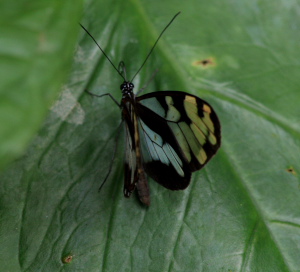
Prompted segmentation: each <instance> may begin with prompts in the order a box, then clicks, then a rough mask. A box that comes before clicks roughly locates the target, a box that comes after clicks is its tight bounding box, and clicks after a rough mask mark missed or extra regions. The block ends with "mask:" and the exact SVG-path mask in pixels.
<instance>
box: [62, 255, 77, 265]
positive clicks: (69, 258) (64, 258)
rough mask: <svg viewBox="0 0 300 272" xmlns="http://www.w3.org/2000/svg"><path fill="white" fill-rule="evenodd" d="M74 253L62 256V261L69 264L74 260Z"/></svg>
mask: <svg viewBox="0 0 300 272" xmlns="http://www.w3.org/2000/svg"><path fill="white" fill-rule="evenodd" d="M73 257H74V255H71V254H69V255H68V256H65V257H63V258H62V262H63V263H65V264H69V263H71V262H72V260H73Z"/></svg>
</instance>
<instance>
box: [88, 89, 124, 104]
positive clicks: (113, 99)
mask: <svg viewBox="0 0 300 272" xmlns="http://www.w3.org/2000/svg"><path fill="white" fill-rule="evenodd" d="M85 92H86V93H88V94H90V95H91V96H96V97H102V96H106V95H108V96H109V97H110V98H111V100H112V101H114V102H115V103H116V104H117V105H118V107H119V108H121V105H120V104H119V103H118V101H117V100H116V99H115V98H114V97H113V96H112V95H111V94H110V93H105V94H101V95H98V94H94V93H91V92H89V91H88V90H85Z"/></svg>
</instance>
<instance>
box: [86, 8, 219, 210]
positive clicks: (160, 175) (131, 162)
mask: <svg viewBox="0 0 300 272" xmlns="http://www.w3.org/2000/svg"><path fill="white" fill-rule="evenodd" d="M179 13H180V12H179ZM179 13H177V14H176V15H175V16H174V17H173V18H172V20H171V21H170V22H169V23H168V25H167V26H166V27H165V28H164V29H163V31H162V32H161V34H160V35H159V37H158V39H157V40H156V42H155V44H154V46H153V47H152V49H151V50H150V52H149V54H148V55H147V57H146V59H145V61H144V62H143V64H142V65H141V67H140V68H139V69H138V71H137V72H136V74H135V75H134V77H135V76H136V75H137V74H138V72H139V71H140V70H141V68H142V67H143V66H144V64H145V63H146V61H147V59H148V58H149V56H150V54H151V53H152V51H153V49H154V47H155V46H156V44H157V42H158V40H159V39H160V37H161V36H162V34H163V33H164V31H165V30H166V29H167V28H168V27H169V25H170V24H171V23H172V22H173V20H174V19H175V18H176V17H177V16H178V15H179ZM81 27H82V28H83V29H84V30H85V31H86V32H87V34H88V35H89V36H90V37H91V38H92V39H93V40H94V42H95V43H96V44H97V46H98V47H99V49H100V50H101V51H102V53H103V54H104V56H105V57H106V58H107V59H108V61H109V62H110V63H111V64H112V66H113V67H114V68H115V70H116V71H117V72H118V73H119V75H120V76H121V77H122V78H123V79H124V82H123V83H122V84H121V86H120V89H121V91H122V99H121V102H120V104H119V103H118V102H117V101H116V99H115V98H114V97H113V96H112V95H111V94H109V93H107V94H103V95H96V96H99V97H102V96H105V95H108V96H110V98H112V100H113V101H114V102H115V103H116V104H117V105H118V106H119V107H120V108H121V111H122V120H123V121H124V123H125V134H126V148H125V166H124V196H125V197H130V196H131V194H132V193H133V192H134V191H135V190H137V192H138V195H139V199H140V201H141V202H142V203H143V204H145V205H147V206H149V205H150V191H149V185H148V179H147V176H150V177H151V178H152V179H154V180H155V181H156V182H158V183H159V184H161V185H162V186H164V187H165V188H167V189H170V190H184V189H185V188H187V186H188V185H189V183H190V180H191V175H192V172H194V171H197V170H200V169H201V168H202V167H203V166H204V165H205V164H206V163H207V162H208V161H209V160H210V159H211V158H212V157H213V156H214V155H215V154H216V152H217V151H218V149H219V147H220V145H221V125H220V122H219V119H218V117H217V114H216V113H215V111H214V109H213V108H212V107H211V106H210V105H209V104H208V103H207V102H206V101H204V100H202V99H200V98H199V97H197V96H195V95H192V94H189V93H186V92H181V91H157V92H152V93H148V94H145V95H141V96H137V95H136V94H135V93H134V92H133V89H134V84H133V83H132V81H133V79H134V77H133V78H132V80H127V79H126V69H125V65H124V63H123V62H120V65H119V67H118V68H116V67H115V65H114V64H113V62H112V61H111V60H110V59H109V57H108V56H107V55H106V53H105V52H104V51H103V50H102V48H101V47H100V46H99V45H98V43H97V41H96V40H95V39H94V38H93V36H92V35H91V34H90V33H89V32H88V31H87V30H86V29H85V28H84V27H83V26H82V25H81ZM124 75H125V76H124Z"/></svg>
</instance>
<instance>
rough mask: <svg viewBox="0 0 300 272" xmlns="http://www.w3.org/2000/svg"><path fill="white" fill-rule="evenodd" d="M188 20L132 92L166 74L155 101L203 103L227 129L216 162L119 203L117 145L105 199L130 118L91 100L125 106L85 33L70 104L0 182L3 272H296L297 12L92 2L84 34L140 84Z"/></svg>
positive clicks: (279, 5) (62, 102) (54, 113)
mask: <svg viewBox="0 0 300 272" xmlns="http://www.w3.org/2000/svg"><path fill="white" fill-rule="evenodd" d="M179 10H180V11H182V14H181V15H180V16H179V17H178V18H177V19H176V21H175V22H174V23H173V24H172V26H171V27H170V28H169V29H168V30H167V32H166V33H165V35H164V36H163V38H162V40H161V41H160V42H159V44H158V46H157V48H156V49H155V52H154V53H153V55H152V56H151V58H150V59H149V61H148V62H147V65H146V66H145V67H144V69H143V70H142V71H141V73H140V74H139V75H138V76H137V78H136V79H135V81H134V83H135V85H136V89H139V88H141V87H142V86H143V85H144V84H145V82H147V80H149V78H151V75H152V74H153V72H154V71H155V70H156V69H159V71H158V73H157V74H156V76H155V77H154V79H153V80H152V81H151V83H150V84H149V86H148V87H147V90H146V91H147V92H150V91H154V90H181V91H187V92H190V93H193V94H196V95H198V96H199V97H201V98H203V99H205V100H207V101H208V102H209V103H210V104H211V105H212V106H214V109H215V110H216V112H217V113H218V115H219V117H220V120H221V123H222V147H221V149H220V151H219V152H218V154H217V155H216V156H215V157H214V158H213V159H212V161H211V162H210V163H209V164H208V165H207V166H206V167H205V169H203V170H202V171H200V172H196V173H195V174H193V180H192V182H191V185H190V186H189V188H188V189H187V190H185V191H180V192H172V191H168V190H166V189H165V188H163V187H161V186H159V185H158V184H156V183H155V182H154V181H152V180H150V187H151V201H152V204H151V206H150V208H148V209H147V208H145V207H143V206H141V205H140V204H139V202H138V200H137V199H136V198H132V199H125V198H124V197H123V195H122V187H123V185H122V182H123V181H122V179H123V175H122V173H123V172H122V169H123V168H122V162H123V147H122V144H121V143H122V140H123V139H122V137H121V138H120V141H119V142H120V144H119V146H118V152H117V158H116V160H115V162H114V166H113V168H112V172H111V175H110V177H109V179H108V181H107V183H106V184H105V186H104V187H103V189H102V191H101V192H100V193H98V192H97V191H98V188H99V186H100V184H101V182H102V181H103V179H104V177H105V175H106V174H107V170H108V168H109V165H110V159H111V156H112V152H113V150H114V145H115V140H114V139H115V136H116V134H118V133H119V132H116V131H117V130H116V129H117V127H118V124H119V123H120V111H119V108H118V107H117V106H116V105H115V104H114V103H113V101H111V100H110V99H109V98H108V97H106V98H99V99H98V98H96V97H91V96H89V95H87V94H86V93H84V89H85V88H87V89H88V90H89V91H91V92H94V93H96V94H103V93H107V92H110V93H112V94H113V95H114V96H115V97H116V98H117V99H118V100H119V99H120V98H121V93H120V90H119V85H120V84H121V82H122V79H121V78H120V76H119V75H118V74H117V73H116V71H115V70H114V69H113V68H112V66H111V65H110V64H109V62H108V61H107V60H106V59H105V58H104V56H103V54H101V52H100V51H99V49H97V47H96V45H95V44H94V43H93V41H92V40H91V39H90V38H89V37H88V35H87V34H86V33H84V32H83V31H81V37H80V40H79V43H78V47H77V51H76V54H75V57H74V64H73V70H72V73H71V76H70V79H69V81H68V82H67V83H66V84H65V86H64V88H63V90H62V92H61V96H60V98H59V99H58V101H57V102H56V103H55V105H54V106H53V107H52V108H51V109H50V112H49V115H48V118H47V120H46V122H45V123H44V125H43V127H42V128H41V130H40V131H39V133H38V135H37V136H36V137H35V138H34V141H33V143H32V145H31V146H30V147H29V149H28V150H27V153H26V155H25V156H24V157H23V158H21V159H19V160H18V161H17V162H15V163H14V164H13V165H11V167H10V168H9V169H8V170H7V171H6V172H5V173H3V174H2V176H1V185H2V187H1V191H0V193H1V197H0V199H1V202H0V203H1V204H0V205H1V206H0V207H1V229H0V243H1V254H0V256H1V257H0V267H2V269H3V271H19V270H20V271H60V270H63V271H113V272H115V271H118V272H119V271H172V272H173V271H180V272H181V271H212V272H215V271H251V272H252V271H264V272H265V271H272V272H274V271H300V270H299V267H300V260H299V258H298V256H299V254H300V246H299V245H300V228H299V227H300V225H299V224H300V192H299V178H298V174H297V173H298V172H299V161H300V152H299V151H300V150H299V144H300V137H299V135H300V131H299V126H297V124H298V123H299V116H300V115H299V114H300V109H299V106H298V103H299V101H300V94H299V92H298V88H300V78H299V76H297V71H298V66H299V58H298V54H299V52H300V50H299V49H300V46H299V42H298V36H299V34H298V29H299V19H298V17H299V16H298V14H299V12H300V8H299V5H297V3H296V2H295V1H292V0H288V1H286V0H285V1H283V0H282V1H277V2H276V5H275V4H274V2H270V1H267V0H264V1H240V0H233V1H229V0H226V1H216V0H213V1H204V0H203V1H199V0H198V1H196V0H190V1H185V2H184V1H174V0H172V1H171V0H170V1H157V0H155V1H133V0H132V1H99V0H98V1H96V0H95V1H90V2H88V3H86V7H85V12H84V18H83V19H82V21H81V22H82V24H83V25H84V26H85V27H86V28H87V29H88V30H89V31H90V32H91V33H92V34H93V36H94V37H95V39H96V40H97V41H99V43H100V44H101V46H102V47H103V48H104V49H105V51H106V53H107V54H108V55H109V56H110V57H111V59H112V61H113V62H114V63H115V65H117V64H118V62H119V61H120V60H124V61H125V63H126V67H127V74H128V77H129V78H131V77H132V75H133V74H134V73H135V72H136V71H137V69H138V68H139V66H140V65H141V63H142V61H143V60H144V58H145V56H146V55H147V53H148V52H149V50H150V48H151V45H152V44H153V42H154V41H155V39H156V37H157V36H158V34H159V33H160V31H161V30H162V29H163V27H164V26H165V25H166V24H167V23H168V21H169V20H170V19H171V18H172V16H173V15H174V14H175V13H176V12H177V11H179ZM53 21H55V20H53ZM49 27H50V25H49ZM64 38H65V37H60V39H62V40H63V39H64ZM205 60H206V61H205ZM61 61H63V60H62V59H61ZM60 69H61V68H60ZM67 256H72V258H73V259H72V260H71V263H70V264H65V263H63V261H62V259H63V258H64V257H67Z"/></svg>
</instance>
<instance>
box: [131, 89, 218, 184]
mask: <svg viewBox="0 0 300 272" xmlns="http://www.w3.org/2000/svg"><path fill="white" fill-rule="evenodd" d="M136 101H137V103H136V106H135V107H136V113H137V115H138V117H139V130H140V141H141V148H142V151H143V163H144V168H145V170H146V172H147V174H148V175H149V176H151V177H152V178H153V179H154V180H155V181H157V182H158V183H160V184H161V185H163V186H164V187H166V188H168V189H171V190H180V189H185V188H186V187H187V186H188V185H189V182H190V178H191V172H193V171H196V170H199V169H201V168H202V167H203V166H204V165H205V164H206V163H207V162H208V161H209V160H210V159H211V158H212V156H213V155H214V154H215V153H216V152H217V150H218V148H219V147H220V143H221V135H220V122H219V120H218V117H217V115H216V114H215V112H214V110H213V109H212V107H211V106H210V105H209V104H208V103H207V102H205V101H204V100H202V99H200V98H198V97H196V96H194V95H191V94H188V93H184V92H177V91H164V92H153V93H149V94H146V95H143V96H140V97H137V98H136Z"/></svg>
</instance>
